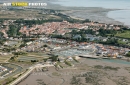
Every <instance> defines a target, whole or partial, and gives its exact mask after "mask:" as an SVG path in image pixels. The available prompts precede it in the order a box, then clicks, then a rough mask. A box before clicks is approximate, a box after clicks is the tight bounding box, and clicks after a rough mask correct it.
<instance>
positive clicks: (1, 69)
mask: <svg viewBox="0 0 130 85" xmlns="http://www.w3.org/2000/svg"><path fill="white" fill-rule="evenodd" d="M7 70H8V69H7V68H5V67H3V66H1V65H0V74H1V73H2V72H5V71H7Z"/></svg>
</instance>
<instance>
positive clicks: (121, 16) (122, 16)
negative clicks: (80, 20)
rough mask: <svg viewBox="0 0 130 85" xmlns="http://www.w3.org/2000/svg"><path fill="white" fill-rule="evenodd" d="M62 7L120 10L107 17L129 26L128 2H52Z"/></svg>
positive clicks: (114, 0)
mask: <svg viewBox="0 0 130 85" xmlns="http://www.w3.org/2000/svg"><path fill="white" fill-rule="evenodd" d="M54 3H55V4H60V5H63V6H71V7H72V6H76V7H103V8H109V9H122V10H117V11H111V12H109V13H108V17H110V18H113V19H114V20H116V21H120V22H122V23H124V24H125V25H130V16H129V15H130V0H58V2H54Z"/></svg>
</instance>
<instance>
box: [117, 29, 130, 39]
mask: <svg viewBox="0 0 130 85" xmlns="http://www.w3.org/2000/svg"><path fill="white" fill-rule="evenodd" d="M115 36H116V37H120V38H128V39H130V31H125V32H124V33H117V34H116V35H115Z"/></svg>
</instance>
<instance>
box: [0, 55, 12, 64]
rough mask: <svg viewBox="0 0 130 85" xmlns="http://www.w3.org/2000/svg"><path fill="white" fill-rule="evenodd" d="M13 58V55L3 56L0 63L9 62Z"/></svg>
mask: <svg viewBox="0 0 130 85" xmlns="http://www.w3.org/2000/svg"><path fill="white" fill-rule="evenodd" d="M11 56H12V55H6V56H4V55H2V56H0V63H4V62H6V61H8V60H9V59H10V57H11Z"/></svg>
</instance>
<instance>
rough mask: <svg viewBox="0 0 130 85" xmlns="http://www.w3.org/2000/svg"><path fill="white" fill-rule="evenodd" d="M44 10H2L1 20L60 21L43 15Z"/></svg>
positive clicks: (53, 16) (49, 15) (56, 17)
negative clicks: (36, 19)
mask: <svg viewBox="0 0 130 85" xmlns="http://www.w3.org/2000/svg"><path fill="white" fill-rule="evenodd" d="M42 12H43V11H42V10H38V9H37V10H35V9H20V10H18V9H11V10H1V11H0V18H6V19H20V18H48V19H50V18H51V19H52V18H53V19H60V17H58V16H55V15H51V14H42Z"/></svg>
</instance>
